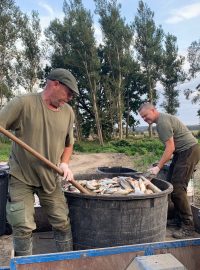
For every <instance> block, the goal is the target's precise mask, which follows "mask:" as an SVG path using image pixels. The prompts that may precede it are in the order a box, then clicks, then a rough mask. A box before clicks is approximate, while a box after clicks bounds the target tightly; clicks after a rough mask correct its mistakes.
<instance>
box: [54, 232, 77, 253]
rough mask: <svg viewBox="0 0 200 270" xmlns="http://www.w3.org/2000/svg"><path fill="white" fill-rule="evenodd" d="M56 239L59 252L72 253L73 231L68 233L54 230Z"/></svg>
mask: <svg viewBox="0 0 200 270" xmlns="http://www.w3.org/2000/svg"><path fill="white" fill-rule="evenodd" d="M53 234H54V239H55V241H56V248H57V251H58V252H65V251H72V250H73V241H72V233H71V229H68V230H67V231H65V232H63V231H58V230H53Z"/></svg>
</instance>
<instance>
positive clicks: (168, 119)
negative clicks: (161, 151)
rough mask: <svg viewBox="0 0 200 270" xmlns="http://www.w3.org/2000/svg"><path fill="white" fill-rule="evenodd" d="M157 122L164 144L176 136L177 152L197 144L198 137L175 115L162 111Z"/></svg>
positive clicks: (159, 134)
mask: <svg viewBox="0 0 200 270" xmlns="http://www.w3.org/2000/svg"><path fill="white" fill-rule="evenodd" d="M156 124H157V125H156V129H157V132H158V136H159V138H160V140H161V141H162V142H163V143H164V144H165V142H166V141H167V140H169V139H170V138H171V137H173V138H174V144H175V152H177V153H178V152H181V151H184V150H187V149H189V148H190V147H192V146H193V145H195V144H197V139H196V138H195V137H194V136H193V135H192V133H191V131H190V130H189V129H188V128H187V127H186V126H185V125H184V124H183V123H182V122H181V121H180V120H179V119H178V118H177V117H175V116H173V115H170V114H167V113H160V114H159V117H158V120H157V122H156Z"/></svg>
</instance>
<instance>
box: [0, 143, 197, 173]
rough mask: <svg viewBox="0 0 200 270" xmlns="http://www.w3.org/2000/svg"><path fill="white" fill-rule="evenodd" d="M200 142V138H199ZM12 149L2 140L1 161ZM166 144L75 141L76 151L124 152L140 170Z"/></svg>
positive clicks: (159, 152)
mask: <svg viewBox="0 0 200 270" xmlns="http://www.w3.org/2000/svg"><path fill="white" fill-rule="evenodd" d="M199 143H200V140H199ZM10 149H11V144H10V143H8V142H7V143H5V142H0V161H7V160H8V157H9V152H10ZM163 150H164V146H163V144H162V143H161V142H160V141H159V139H157V138H154V139H149V138H143V139H137V140H135V139H130V140H118V141H110V142H107V143H105V145H104V146H100V145H99V144H98V143H97V142H81V143H75V145H74V151H76V152H83V153H124V154H126V155H128V156H132V157H133V158H134V164H135V166H136V167H137V169H138V170H144V169H145V168H147V167H148V166H149V165H151V164H153V163H154V162H156V161H158V160H159V159H160V157H161V155H162V153H163Z"/></svg>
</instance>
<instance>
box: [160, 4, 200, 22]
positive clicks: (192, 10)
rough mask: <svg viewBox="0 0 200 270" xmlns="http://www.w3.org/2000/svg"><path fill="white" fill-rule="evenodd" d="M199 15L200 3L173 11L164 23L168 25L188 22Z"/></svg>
mask: <svg viewBox="0 0 200 270" xmlns="http://www.w3.org/2000/svg"><path fill="white" fill-rule="evenodd" d="M199 15H200V3H194V4H190V5H186V6H183V7H182V8H179V9H173V10H172V11H171V16H170V17H169V18H168V19H167V20H166V21H165V22H166V23H169V24H176V23H179V22H181V21H184V20H189V19H192V18H195V17H197V16H199Z"/></svg>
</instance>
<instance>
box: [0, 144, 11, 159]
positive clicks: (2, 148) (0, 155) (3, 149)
mask: <svg viewBox="0 0 200 270" xmlns="http://www.w3.org/2000/svg"><path fill="white" fill-rule="evenodd" d="M10 149H11V144H10V143H1V142H0V161H8V157H9V154H10Z"/></svg>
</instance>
